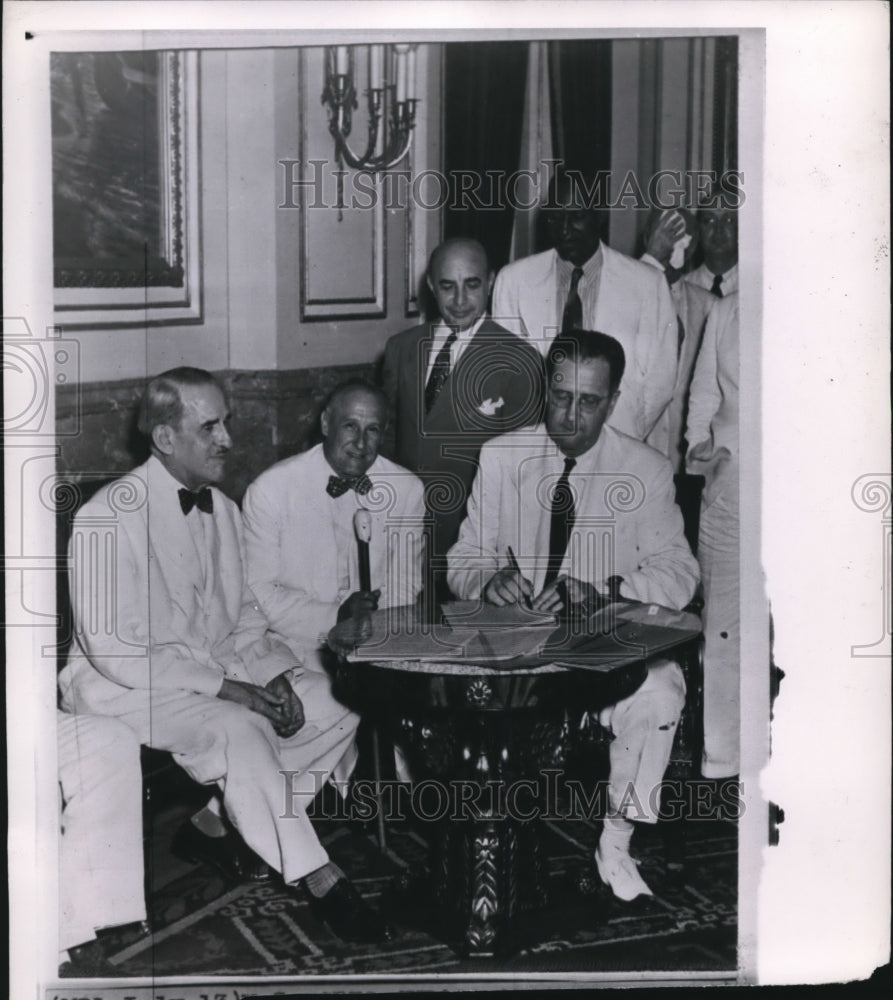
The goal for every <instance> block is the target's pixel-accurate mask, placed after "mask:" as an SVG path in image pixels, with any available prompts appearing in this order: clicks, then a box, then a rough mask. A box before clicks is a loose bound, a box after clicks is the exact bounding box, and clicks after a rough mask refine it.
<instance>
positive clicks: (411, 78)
mask: <svg viewBox="0 0 893 1000" xmlns="http://www.w3.org/2000/svg"><path fill="white" fill-rule="evenodd" d="M366 48H367V50H368V51H367V55H368V60H367V62H368V70H369V72H368V89H367V90H366V109H367V115H368V131H367V138H366V148H365V149H364V150H363V151H362V153H356V152H354V150H352V149H351V147H350V145H349V143H348V139H349V137H350V132H351V128H352V125H353V112H354V111H355V110H356V108H357V89H356V82H355V74H354V46H349V45H330V46H328V47H327V48H326V52H325V88H324V89H323V92H322V103H323V104H325V105H326V106H327V108H328V112H329V132H330V133H331V135H332V138H333V139H334V140H335V159H336V160H337V162H338V169H339V172H338V208H339V210H340V209H341V208H343V204H342V194H343V178H344V165H345V164H347V166H349V167H350V168H351V169H353V170H365V171H368V172H370V173H383V172H384V171H387V170H391V169H392V168H393V167H395V166H396V165H397V164H398V163H399V162H400V161H401V160H402V159H403V158H404V157H405V156H406V154H407V153H408V152H409V148H410V146H411V145H412V130H413V128H414V127H415V106H416V105H417V104H418V103H419V102H418V100H417V99H416V97H415V86H416V46H415V45H409V44H400V45H369V46H366ZM339 217H340V212H339Z"/></svg>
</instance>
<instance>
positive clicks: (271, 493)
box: [242, 445, 425, 650]
mask: <svg viewBox="0 0 893 1000" xmlns="http://www.w3.org/2000/svg"><path fill="white" fill-rule="evenodd" d="M330 475H332V469H331V467H330V466H329V464H328V462H327V461H326V458H325V455H324V454H323V449H322V445H317V446H316V447H315V448H311V449H310V451H307V452H304V453H303V454H301V455H295V456H294V457H292V458H287V459H285V460H284V461H282V462H279V463H278V464H276V465H274V466H273V467H272V468H270V469H268V470H267V471H266V472H263V473H261V475H260V476H258V478H257V479H256V480H255V481H254V482H253V483H252V484H251V486H249V487H248V491H247V492H246V494H245V499H244V501H243V504H242V516H243V519H244V525H245V543H246V549H247V556H248V580H249V583H250V585H251V588H252V590H253V592H254V593H255V594H256V595H257V598H258V600H259V601H260V604H261V607H262V608H263V610H264V612H265V613H266V615H267V617H268V618H269V620H270V626H271V628H272V629H273V630H274V632H275V633H276V635H277V636H279V637H280V638H281V639H282V640H283V642H285V643H287V644H288V645H289V646H290V647H291V648H292V649H295V650H304V649H306V650H310V649H313V648H316V647H318V646H319V638H320V636H321V635H324V634H325V633H326V632H328V630H329V629H330V628H331V627H332V626H333V625H334V624H335V620H336V617H337V612H338V607H339V604H340V603H341V601H342V600H344V598H345V597H347V596H348V594H349V593H352V592H353V591H356V590H359V589H360V581H359V568H358V558H357V547H356V545H353V544H352V545H351V546H350V566H349V569H350V586H349V590H348V593H347V594H342V593H341V587H340V581H339V580H338V570H337V565H336V563H337V559H336V552H337V546H336V540H335V523H334V519H333V513H332V504H333V503H349V504H351V505H352V506H356V508H359V507H363V508H365V509H366V510H369V511H370V513H371V515H372V540H371V541H370V543H369V564H370V576H371V583H372V587H373V589H375V588H381V597H380V598H379V607H381V608H386V607H396V606H399V605H404V604H413V603H414V602H415V600H416V598H417V597H418V594H419V591H420V590H421V586H422V569H421V567H422V554H423V530H424V516H425V506H424V496H423V490H422V484H421V481H420V480H419V479H418V477H417V476H414V475H413V474H412V473H411V472H409V471H408V470H407V469H404V468H403V467H402V466H399V465H397V464H396V463H394V462H391V461H389V460H388V459H386V458H383V457H382V456H381V455H379V456H378V458H377V459H376V460H375V462H373V464H372V466H371V467H370V469H369V471H368V473H367V475H368V476H369V478H370V479H371V480H372V484H373V488H372V490H371V491H370V492H369V493H367V494H366V495H365V496H363V497H360V496H357V494H356V493H354V492H353V491H352V490H349V491H348V492H347V493H346V494H344V495H343V496H342V497H340V498H339V499H338V500H336V501H333V500H332V498H331V497H330V496H329V495H328V494H327V493H326V484H327V483H328V480H329V476H330Z"/></svg>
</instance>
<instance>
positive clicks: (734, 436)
mask: <svg viewBox="0 0 893 1000" xmlns="http://www.w3.org/2000/svg"><path fill="white" fill-rule="evenodd" d="M687 436H688V439H689V441H690V442H691V448H690V449H689V452H688V469H689V471H690V472H693V473H698V474H700V475H703V476H705V477H706V480H707V483H706V486H705V488H704V497H703V500H702V504H701V522H700V532H699V535H698V561H699V562H700V564H701V573H702V575H703V578H704V754H703V759H702V761H701V773H702V774H703V775H704V777H705V778H729V777H732V776H733V775H735V774H737V773H738V770H739V766H740V763H739V740H740V736H739V734H740V727H741V720H740V715H741V711H740V690H739V688H740V683H741V620H740V581H739V569H738V562H739V545H740V542H739V490H738V482H739V480H738V296H737V295H736V294H732V295H729V296H727V297H725V298H723V299H722V301H721V302H717V304H716V307H715V308H714V309H713V311H712V312H711V313H710V318H709V319H708V320H707V329H706V331H705V332H704V342H703V344H702V345H701V353H700V354H699V355H698V361H697V364H696V365H695V373H694V376H693V377H692V381H691V399H690V403H689V412H688V435H687Z"/></svg>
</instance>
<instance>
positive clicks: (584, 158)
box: [549, 39, 613, 178]
mask: <svg viewBox="0 0 893 1000" xmlns="http://www.w3.org/2000/svg"><path fill="white" fill-rule="evenodd" d="M612 44H613V43H612V41H611V40H610V39H600V40H598V39H586V40H583V41H570V42H550V43H549V81H550V89H551V98H552V148H553V150H554V153H555V156H556V158H558V159H561V160H564V162H565V163H566V164H567V166H568V167H571V168H574V169H577V170H580V171H582V172H583V175H584V176H585V177H590V178H591V177H592V176H593V175H594V174H596V173H597V172H598V171H600V170H606V171H607V170H610V169H611V46H612Z"/></svg>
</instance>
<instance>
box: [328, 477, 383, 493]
mask: <svg viewBox="0 0 893 1000" xmlns="http://www.w3.org/2000/svg"><path fill="white" fill-rule="evenodd" d="M371 489H372V480H371V479H370V478H369V477H368V476H367V475H366V474H365V473H364V474H363V475H362V476H358V477H357V478H356V479H352V480H351V479H342V478H341V477H340V476H329V482H328V485H327V486H326V493H328V494H329V496H330V497H336V498H337V497H340V496H341V495H342V494H344V493H346V492H347V491H348V490H356V491H357V493H358V494H359V495H360V496H365V494H366V493H368V492H369V490H371Z"/></svg>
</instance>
